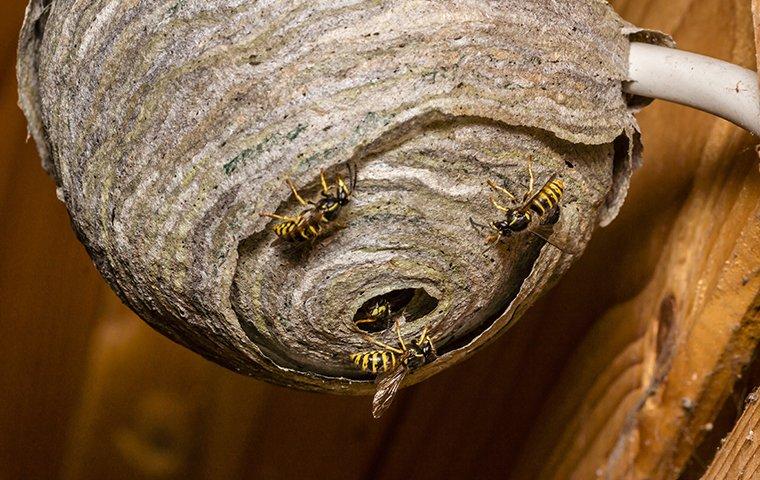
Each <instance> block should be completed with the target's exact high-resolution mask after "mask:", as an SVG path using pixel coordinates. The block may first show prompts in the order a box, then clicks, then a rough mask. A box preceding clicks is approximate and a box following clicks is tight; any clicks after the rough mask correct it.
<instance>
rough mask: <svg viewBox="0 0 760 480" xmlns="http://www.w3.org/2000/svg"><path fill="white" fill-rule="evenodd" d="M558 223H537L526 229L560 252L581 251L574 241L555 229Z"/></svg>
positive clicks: (573, 252) (574, 252)
mask: <svg viewBox="0 0 760 480" xmlns="http://www.w3.org/2000/svg"><path fill="white" fill-rule="evenodd" d="M557 226H558V224H556V223H555V224H539V225H533V226H531V227H529V228H528V231H529V232H530V233H532V234H533V235H535V236H537V237H538V238H540V239H542V240H543V241H545V242H546V243H548V244H549V245H551V246H553V247H554V248H556V249H558V250H559V251H561V252H562V253H567V254H569V255H577V254H579V253H581V249H580V247H578V246H577V245H575V242H574V241H573V240H572V239H570V238H567V237H566V236H564V235H562V234H561V233H560V232H558V231H557Z"/></svg>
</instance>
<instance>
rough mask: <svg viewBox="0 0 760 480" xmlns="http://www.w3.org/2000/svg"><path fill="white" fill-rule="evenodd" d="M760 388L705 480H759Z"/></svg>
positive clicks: (750, 397) (752, 394)
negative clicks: (755, 479)
mask: <svg viewBox="0 0 760 480" xmlns="http://www.w3.org/2000/svg"><path fill="white" fill-rule="evenodd" d="M759 396H760V389H758V390H755V391H754V392H753V393H751V394H750V396H749V397H748V399H747V408H746V410H745V411H744V413H743V414H742V416H741V418H740V419H739V421H738V422H737V424H736V426H735V427H734V429H733V430H732V431H731V434H730V435H729V436H728V437H727V438H726V439H725V440H724V442H723V446H722V447H721V448H720V450H719V451H718V454H717V455H716V456H715V459H714V460H713V462H712V464H711V465H710V468H709V469H708V470H707V472H705V475H704V476H703V477H702V479H703V480H724V479H729V478H730V479H736V480H750V479H753V478H760V403H759V402H758V398H759Z"/></svg>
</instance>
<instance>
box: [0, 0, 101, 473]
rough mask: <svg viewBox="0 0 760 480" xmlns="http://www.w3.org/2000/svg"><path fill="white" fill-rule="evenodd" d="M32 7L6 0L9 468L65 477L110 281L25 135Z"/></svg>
mask: <svg viewBox="0 0 760 480" xmlns="http://www.w3.org/2000/svg"><path fill="white" fill-rule="evenodd" d="M25 7H26V1H25V0H6V1H4V2H2V4H0V128H1V129H2V132H3V134H2V135H0V150H2V152H3V154H2V155H0V323H2V327H3V328H2V331H3V334H2V335H0V364H1V365H2V367H1V368H0V392H2V401H0V445H1V446H2V447H0V472H1V473H0V477H2V478H56V477H57V475H58V473H59V470H60V467H61V460H62V456H63V451H64V448H65V443H66V433H67V429H68V426H69V420H70V413H71V411H72V410H73V408H74V406H75V405H76V403H77V397H78V395H79V393H80V386H81V380H82V376H83V372H82V367H83V365H84V363H85V358H86V344H87V337H88V332H89V331H90V330H91V329H92V328H93V327H94V322H95V318H96V315H97V310H98V309H99V306H100V303H101V300H102V297H103V292H104V291H105V290H104V289H105V286H104V284H103V282H102V281H101V280H100V278H99V277H98V275H97V273H96V272H95V269H94V267H93V266H92V262H91V261H90V260H89V258H88V257H87V255H86V253H85V251H84V248H83V247H82V246H81V245H80V244H79V242H78V241H77V240H76V238H75V235H74V233H73V232H72V230H71V227H70V225H69V220H68V215H67V214H66V210H65V208H64V207H63V205H62V204H61V203H60V202H59V201H58V199H57V198H56V196H55V187H54V185H53V182H52V181H51V180H50V179H49V178H48V177H47V175H46V174H45V173H44V172H43V171H42V168H41V167H40V161H39V158H38V157H37V153H36V150H35V147H34V145H33V144H32V143H27V142H26V121H25V119H24V117H23V115H22V114H21V111H20V110H19V109H18V107H17V106H16V102H17V94H16V82H15V61H16V58H15V57H16V56H15V48H16V42H17V39H18V32H19V29H20V26H21V21H22V18H23V12H24V8H25Z"/></svg>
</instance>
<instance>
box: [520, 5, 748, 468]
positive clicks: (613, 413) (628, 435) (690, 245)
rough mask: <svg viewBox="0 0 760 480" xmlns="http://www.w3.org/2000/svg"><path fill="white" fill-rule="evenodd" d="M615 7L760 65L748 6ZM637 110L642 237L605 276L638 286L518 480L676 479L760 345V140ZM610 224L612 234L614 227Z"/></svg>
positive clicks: (567, 376)
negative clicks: (642, 149) (758, 145)
mask: <svg viewBox="0 0 760 480" xmlns="http://www.w3.org/2000/svg"><path fill="white" fill-rule="evenodd" d="M617 8H618V9H619V11H620V12H621V13H622V14H623V15H624V16H625V17H626V18H628V19H629V20H631V21H633V22H634V23H637V24H639V25H644V26H648V27H651V28H658V29H663V30H665V31H670V32H673V34H674V37H675V39H676V41H678V42H679V45H680V46H681V47H682V48H685V49H687V50H694V51H699V52H700V53H705V54H708V55H712V56H716V57H719V58H724V59H726V60H730V61H733V62H736V63H740V64H742V65H745V66H748V67H754V58H755V56H754V48H753V42H752V38H753V36H752V24H751V16H750V14H749V3H748V2H738V1H733V2H720V3H719V2H648V3H646V4H644V3H642V2H618V3H617ZM655 12H656V13H655ZM662 12H668V13H670V15H669V16H668V15H662ZM713 29H714V30H713ZM711 31H714V32H715V33H714V34H711V33H710V32H711ZM719 32H720V34H719ZM725 32H731V35H725ZM640 118H641V122H642V128H643V130H644V133H645V138H644V139H645V143H646V146H647V147H648V148H647V155H646V158H647V165H646V166H645V167H644V169H642V170H641V171H640V172H639V173H638V174H637V176H636V177H635V179H634V185H633V188H632V195H631V197H630V198H629V203H628V204H627V205H626V207H627V208H626V209H625V210H624V212H623V216H621V218H620V219H619V222H618V223H617V224H615V225H613V226H612V227H611V229H610V230H611V232H610V233H613V234H614V232H615V230H618V229H621V230H622V229H625V230H627V234H628V235H629V238H630V239H631V240H632V241H633V242H635V246H634V245H631V241H628V242H622V243H620V244H618V245H617V249H615V250H616V254H617V260H616V261H615V263H616V265H614V266H612V267H611V271H610V272H609V273H608V274H607V278H608V279H609V280H610V281H612V282H614V283H615V288H616V289H617V290H621V291H624V290H627V292H626V294H625V295H624V296H622V298H620V299H619V300H618V301H614V302H611V303H610V304H608V305H607V306H606V308H605V310H606V311H605V312H604V313H603V314H602V315H600V317H599V318H598V320H597V321H596V322H595V323H594V325H593V327H592V329H591V331H590V333H589V334H588V335H587V336H586V338H585V339H584V340H583V343H582V344H581V346H580V347H579V349H578V350H577V351H576V352H575V353H574V355H573V356H572V359H571V360H570V362H569V364H568V365H567V367H566V368H565V369H564V371H563V372H562V374H561V375H560V378H559V379H558V382H557V384H556V385H555V387H554V390H553V393H552V394H551V395H550V396H549V398H548V399H547V402H546V403H545V405H544V409H543V411H542V413H541V415H540V417H539V418H538V419H537V423H536V425H535V427H534V428H533V429H532V433H531V437H530V439H529V440H528V442H527V444H526V446H525V447H524V448H525V449H524V452H523V456H522V457H521V459H520V461H519V462H518V467H517V470H516V475H515V476H516V477H517V478H558V479H560V478H593V477H595V476H603V477H605V478H676V477H678V474H679V472H680V469H681V468H682V466H683V465H684V463H685V462H686V460H687V459H688V458H689V456H690V454H691V451H692V449H693V447H694V445H695V444H696V443H697V442H698V441H699V439H700V438H701V436H702V434H703V433H704V430H705V429H708V428H709V425H710V422H711V420H712V418H713V417H714V416H715V414H716V413H717V411H718V410H719V409H720V407H721V405H722V402H723V401H724V400H725V398H726V397H727V396H728V395H729V393H730V391H731V389H732V386H733V383H734V381H735V379H736V376H737V375H739V374H740V372H741V368H742V367H743V365H744V364H746V362H747V361H748V360H749V358H750V356H751V354H752V353H753V351H754V348H755V346H756V341H757V338H758V328H759V327H758V318H757V312H756V310H755V309H754V302H755V301H756V297H757V294H758V291H759V288H760V283H758V282H759V279H758V278H757V275H756V274H755V273H754V272H756V271H757V269H758V267H760V265H758V263H759V262H760V260H758V259H760V251H759V250H758V245H759V244H760V242H759V241H758V240H759V239H760V230H758V228H759V226H758V214H760V210H759V208H760V204H759V203H758V198H759V195H760V175H758V172H757V168H756V163H757V158H756V155H755V153H754V151H753V149H752V148H751V147H752V143H753V140H752V139H751V137H750V136H749V135H748V134H746V133H744V132H742V131H740V130H739V129H738V128H736V127H734V126H732V125H729V124H727V123H726V122H723V121H721V120H718V119H713V118H709V117H707V116H705V115H703V114H701V113H699V112H692V111H688V110H686V109H683V108H681V107H677V106H672V105H663V104H656V105H655V106H653V107H651V108H650V109H648V110H646V111H644V112H643V113H642V114H641V115H640ZM656 132H662V133H665V132H667V133H666V134H662V133H661V134H660V135H657V133H656ZM664 142H669V143H667V144H666V143H664ZM600 234H601V235H598V238H599V240H600V241H604V240H605V238H604V237H605V236H606V234H607V232H600ZM631 247H634V248H631ZM608 248H610V247H609V246H608ZM610 251H614V250H613V249H611V248H610ZM565 285H566V283H565ZM563 286H564V285H563ZM563 286H561V287H560V288H559V289H558V291H556V292H555V294H554V295H553V297H554V298H555V304H561V302H560V301H558V299H557V298H556V295H560V294H561V292H562V291H563V290H564V288H563Z"/></svg>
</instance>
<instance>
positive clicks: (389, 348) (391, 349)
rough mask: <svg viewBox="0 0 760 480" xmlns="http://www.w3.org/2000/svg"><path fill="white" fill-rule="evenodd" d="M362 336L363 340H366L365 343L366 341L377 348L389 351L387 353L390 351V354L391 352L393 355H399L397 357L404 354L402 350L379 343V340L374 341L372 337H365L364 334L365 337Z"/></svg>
mask: <svg viewBox="0 0 760 480" xmlns="http://www.w3.org/2000/svg"><path fill="white" fill-rule="evenodd" d="M362 336H363V337H364V339H365V340H367V341H368V342H370V343H373V344H375V345H377V346H378V347H381V348H384V349H386V350H389V351H391V352H393V353H397V354H399V355H401V354H402V353H404V351H403V350H399V349H398V348H396V347H391V346H390V345H388V344H386V343H383V342H381V341H380V340H377V339H376V338H375V337H373V336H372V335H366V334H365V335H362Z"/></svg>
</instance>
